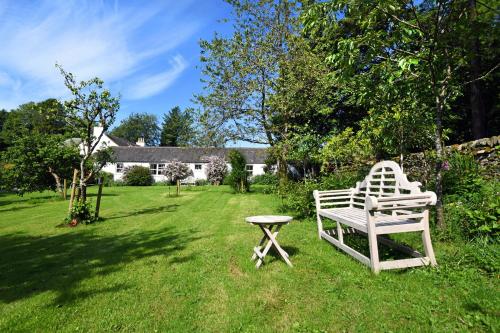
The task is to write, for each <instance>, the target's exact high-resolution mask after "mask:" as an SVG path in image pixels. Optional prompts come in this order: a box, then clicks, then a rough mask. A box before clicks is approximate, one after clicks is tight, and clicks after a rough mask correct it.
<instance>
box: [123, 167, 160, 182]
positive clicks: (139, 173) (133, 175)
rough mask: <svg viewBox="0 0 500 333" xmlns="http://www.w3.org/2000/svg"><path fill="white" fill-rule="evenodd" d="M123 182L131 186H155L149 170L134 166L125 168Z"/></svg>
mask: <svg viewBox="0 0 500 333" xmlns="http://www.w3.org/2000/svg"><path fill="white" fill-rule="evenodd" d="M123 181H124V182H125V184H126V185H129V186H150V185H153V181H154V180H153V176H151V172H150V171H149V168H147V167H143V166H140V165H133V166H131V167H128V168H125V170H124V172H123Z"/></svg>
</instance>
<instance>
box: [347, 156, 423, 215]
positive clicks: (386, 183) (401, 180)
mask: <svg viewBox="0 0 500 333" xmlns="http://www.w3.org/2000/svg"><path fill="white" fill-rule="evenodd" d="M421 185H422V184H420V183H419V182H410V181H408V179H407V178H406V175H405V174H404V173H403V171H402V170H401V168H400V167H399V165H398V164H397V163H396V162H393V161H382V162H378V163H377V164H375V165H374V166H373V167H372V168H371V170H370V172H369V173H368V176H366V177H365V179H364V180H363V181H362V182H358V183H357V184H356V188H355V189H354V194H353V201H352V204H353V205H354V206H357V207H364V204H365V199H366V197H367V196H369V195H370V196H374V197H377V198H379V197H390V196H393V195H398V194H416V193H422V191H421V190H420V186H421Z"/></svg>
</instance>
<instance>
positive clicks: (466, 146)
mask: <svg viewBox="0 0 500 333" xmlns="http://www.w3.org/2000/svg"><path fill="white" fill-rule="evenodd" d="M445 151H446V153H447V154H453V153H455V152H458V153H460V154H464V155H470V156H473V157H474V159H475V160H476V161H477V162H478V163H479V164H480V165H481V166H482V168H481V170H482V172H483V174H484V176H485V177H487V178H492V179H500V136H493V137H490V138H483V139H479V140H474V141H470V142H465V143H462V144H455V145H451V146H447V147H445ZM395 160H396V161H397V162H399V159H398V158H396V159H395ZM403 167H404V169H405V170H404V171H405V173H407V174H408V175H409V178H410V179H412V180H418V181H420V182H422V183H423V184H424V185H426V183H428V182H429V181H431V180H432V178H433V177H432V176H433V173H434V153H433V152H431V151H430V152H422V153H415V154H409V155H407V156H405V159H404V163H403Z"/></svg>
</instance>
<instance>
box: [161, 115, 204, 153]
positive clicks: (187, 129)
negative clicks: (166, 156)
mask: <svg viewBox="0 0 500 333" xmlns="http://www.w3.org/2000/svg"><path fill="white" fill-rule="evenodd" d="M195 136H196V135H195V130H194V127H193V119H192V117H191V114H190V112H189V111H187V110H186V111H182V110H181V108H180V107H178V106H176V107H174V108H172V110H170V112H169V113H166V114H164V115H163V123H162V128H161V137H160V146H170V147H185V146H189V145H190V144H191V143H192V142H193V140H194V139H195Z"/></svg>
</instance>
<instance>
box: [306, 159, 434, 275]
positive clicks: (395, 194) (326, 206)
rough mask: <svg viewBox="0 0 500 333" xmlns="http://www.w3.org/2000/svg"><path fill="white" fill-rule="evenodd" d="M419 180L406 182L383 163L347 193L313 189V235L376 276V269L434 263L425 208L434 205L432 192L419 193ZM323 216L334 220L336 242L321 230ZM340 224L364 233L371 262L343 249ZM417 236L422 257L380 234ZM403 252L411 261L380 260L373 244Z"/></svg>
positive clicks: (397, 170) (396, 168) (399, 172)
mask: <svg viewBox="0 0 500 333" xmlns="http://www.w3.org/2000/svg"><path fill="white" fill-rule="evenodd" d="M420 186H421V184H420V183H419V182H409V181H408V179H407V178H406V175H405V174H404V173H403V172H402V170H401V168H400V167H399V165H398V164H397V163H395V162H392V161H382V162H379V163H377V164H375V165H374V166H373V168H372V169H371V170H370V172H369V174H368V176H367V177H366V178H365V179H364V180H363V181H362V182H358V183H357V184H356V187H354V188H350V189H346V190H334V191H317V190H316V191H314V199H315V201H316V213H317V221H318V234H319V237H320V239H321V238H323V239H325V240H327V241H328V242H330V243H332V244H333V245H335V246H337V247H338V248H340V249H342V250H344V251H345V252H347V253H348V254H350V255H352V256H353V257H355V258H356V259H358V260H359V261H361V262H362V263H364V264H366V265H368V266H370V267H371V269H372V271H373V272H375V273H378V272H379V271H380V270H381V269H394V268H405V267H414V266H421V265H429V264H430V265H433V266H434V265H436V259H435V257H434V251H433V249H432V243H431V237H430V231H429V210H428V207H429V206H430V205H435V204H436V195H435V193H434V192H431V191H427V192H422V191H421V190H420ZM322 218H328V219H331V220H333V221H335V222H336V230H337V238H334V237H333V236H332V235H331V233H328V232H327V231H325V230H324V229H323V223H322ZM342 225H344V226H347V227H350V228H352V229H354V230H355V231H357V232H359V233H362V234H367V235H368V241H369V247H370V258H368V257H366V256H364V255H363V254H361V253H359V252H358V251H356V250H354V249H353V248H351V247H349V246H347V245H346V244H345V243H344V240H343V233H344V230H343V228H342ZM403 232H421V233H422V241H423V244H424V250H425V256H424V255H422V254H420V253H419V252H417V251H415V250H413V249H410V248H408V247H405V246H402V245H399V244H396V243H394V242H393V241H391V240H390V239H388V238H385V237H380V235H384V234H392V233H403ZM379 242H380V243H383V244H386V245H389V246H392V247H394V248H397V249H399V250H402V251H404V252H406V253H408V254H410V255H411V256H413V258H411V259H400V260H391V261H382V262H380V261H379V254H378V243H379Z"/></svg>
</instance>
